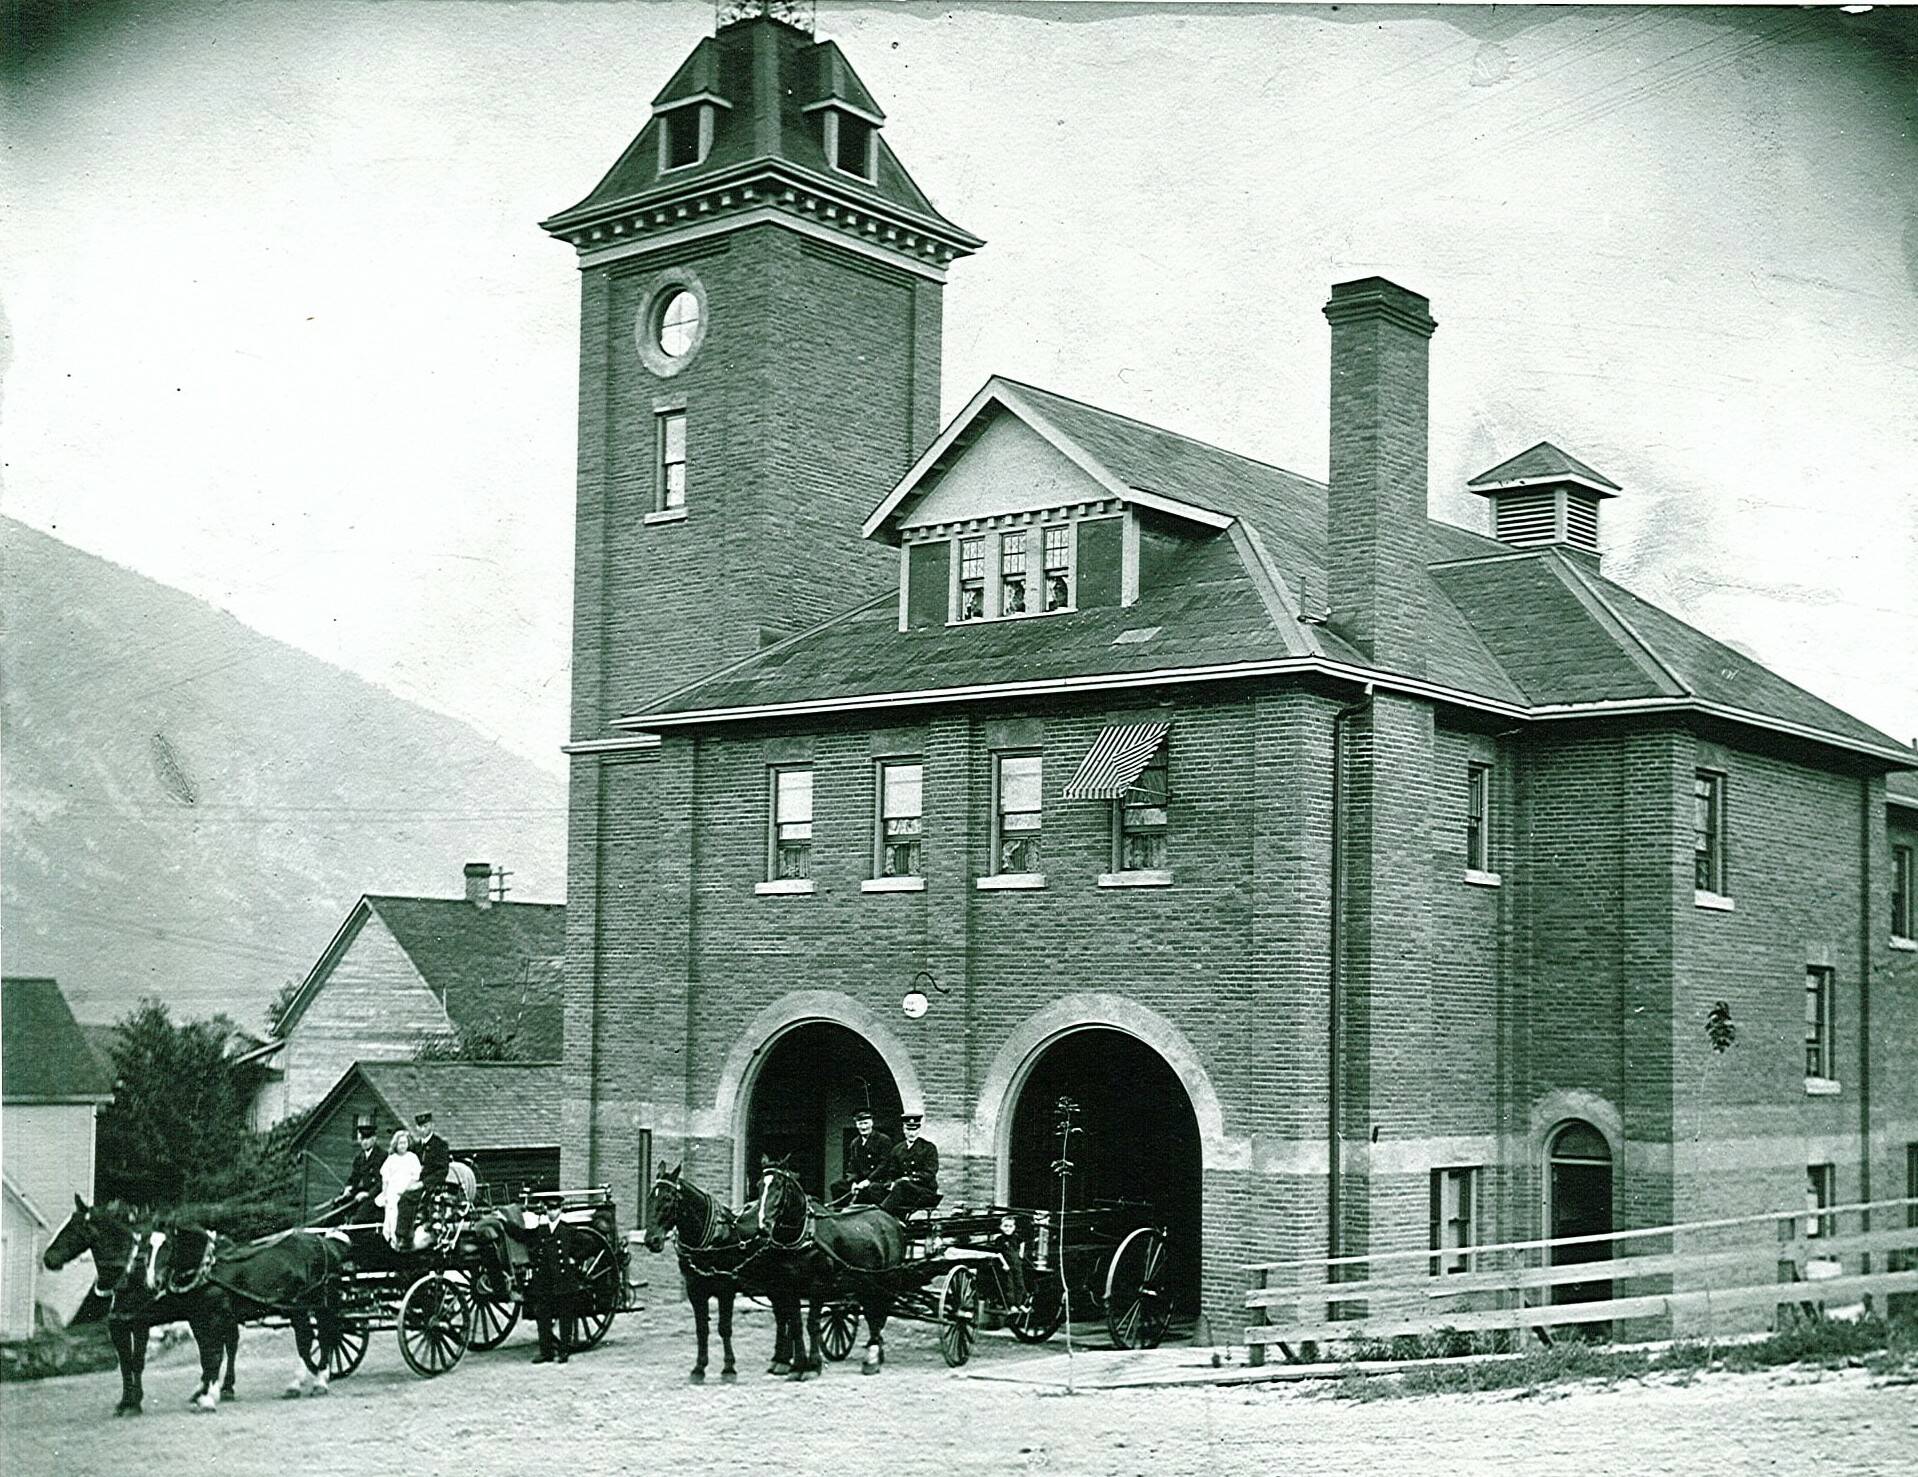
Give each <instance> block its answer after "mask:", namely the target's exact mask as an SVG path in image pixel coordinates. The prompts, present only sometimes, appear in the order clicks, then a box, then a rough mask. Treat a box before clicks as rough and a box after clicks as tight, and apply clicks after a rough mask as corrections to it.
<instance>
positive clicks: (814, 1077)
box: [744, 1021, 901, 1197]
mask: <svg viewBox="0 0 1918 1477" xmlns="http://www.w3.org/2000/svg"><path fill="white" fill-rule="evenodd" d="M868 1103H870V1104H871V1106H872V1110H873V1115H874V1117H876V1118H877V1119H878V1126H879V1128H880V1129H881V1130H882V1131H883V1132H885V1133H887V1134H889V1135H890V1136H891V1137H893V1138H894V1139H897V1138H898V1137H899V1109H900V1106H901V1104H900V1101H899V1088H898V1086H897V1085H896V1084H895V1083H894V1082H893V1079H892V1073H891V1072H890V1071H888V1070H887V1068H886V1063H885V1061H884V1059H883V1058H882V1057H881V1056H880V1055H879V1053H878V1052H877V1051H875V1050H874V1049H873V1047H872V1045H871V1043H870V1042H868V1041H867V1040H866V1039H865V1038H864V1037H862V1036H860V1035H859V1034H858V1033H857V1032H855V1031H850V1030H848V1029H847V1028H846V1027H844V1026H841V1025H836V1024H834V1023H833V1022H831V1021H809V1022H807V1023H806V1024H804V1025H800V1026H795V1027H794V1028H793V1029H791V1030H789V1031H787V1032H785V1033H784V1034H783V1035H781V1036H779V1037H778V1038H777V1039H776V1040H775V1041H774V1042H773V1043H772V1045H771V1046H769V1047H768V1048H767V1049H766V1052H765V1055H764V1056H763V1057H762V1058H761V1060H760V1062H759V1065H758V1070H757V1071H756V1072H755V1073H754V1074H753V1076H752V1082H751V1085H750V1087H749V1088H748V1089H747V1106H746V1113H745V1144H744V1148H745V1155H744V1163H745V1169H746V1177H747V1185H748V1192H749V1193H750V1186H751V1180H752V1176H753V1173H754V1171H755V1169H756V1167H757V1166H758V1164H759V1161H760V1160H761V1158H763V1157H770V1158H774V1159H777V1158H780V1157H782V1156H786V1155H790V1156H791V1158H792V1167H793V1170H794V1171H795V1172H796V1173H797V1174H798V1175H799V1178H800V1180H801V1181H802V1182H803V1183H804V1184H805V1186H806V1189H807V1191H808V1192H809V1193H811V1194H813V1195H817V1196H822V1197H823V1196H824V1195H825V1193H826V1187H827V1186H828V1185H830V1184H831V1183H832V1182H833V1181H834V1180H836V1179H837V1178H839V1173H840V1165H841V1163H842V1162H843V1160H844V1156H845V1149H846V1145H847V1143H848V1142H850V1140H851V1138H852V1135H853V1129H852V1115H853V1113H854V1112H855V1111H857V1110H858V1109H859V1108H861V1107H864V1106H866V1105H867V1104H868Z"/></svg>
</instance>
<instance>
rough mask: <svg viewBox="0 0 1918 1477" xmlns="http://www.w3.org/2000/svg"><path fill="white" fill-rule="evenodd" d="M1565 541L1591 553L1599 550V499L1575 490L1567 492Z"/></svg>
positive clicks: (1575, 547)
mask: <svg viewBox="0 0 1918 1477" xmlns="http://www.w3.org/2000/svg"><path fill="white" fill-rule="evenodd" d="M1565 542H1567V543H1568V544H1570V545H1571V546H1572V547H1573V548H1574V549H1583V550H1585V551H1586V552H1587V553H1589V554H1596V553H1597V552H1598V501H1597V499H1595V498H1590V497H1584V496H1582V495H1581V494H1579V493H1578V492H1577V491H1575V490H1571V489H1568V490H1567V491H1566V493H1565Z"/></svg>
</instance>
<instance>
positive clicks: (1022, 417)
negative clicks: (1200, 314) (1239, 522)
mask: <svg viewBox="0 0 1918 1477" xmlns="http://www.w3.org/2000/svg"><path fill="white" fill-rule="evenodd" d="M1115 427H1122V428H1130V431H1131V432H1133V433H1136V435H1137V436H1138V437H1139V438H1141V439H1143V438H1159V439H1160V440H1162V441H1165V442H1167V443H1177V444H1179V445H1182V446H1188V447H1189V446H1191V445H1192V444H1193V443H1189V442H1185V441H1184V438H1179V437H1173V436H1172V435H1171V433H1169V432H1163V431H1158V430H1156V429H1155V428H1153V427H1148V426H1143V425H1140V424H1139V423H1137V422H1126V421H1123V419H1122V418H1120V417H1115V416H1110V415H1108V414H1107V413H1106V412H1103V411H1096V410H1094V409H1093V408H1092V407H1090V406H1085V405H1080V404H1079V403H1078V402H1076V401H1071V400H1067V399H1065V398H1064V397H1061V396H1056V395H1052V394H1049V393H1048V392H1046V391H1043V390H1037V389H1034V388H1032V387H1031V386H1028V385H1021V384H1018V383H1016V382H1014V381H1011V380H1006V379H1000V378H997V377H995V378H994V379H992V380H989V381H988V382H987V383H986V385H985V387H984V388H983V389H982V390H980V391H979V393H978V394H977V395H975V396H974V397H973V398H972V401H971V402H970V403H969V404H968V405H967V406H966V408H965V409H964V410H962V411H961V412H960V413H959V415H958V416H957V417H955V418H954V420H953V421H952V423H951V424H950V425H949V426H948V427H947V428H946V430H945V432H944V433H943V434H942V435H941V436H940V437H939V439H938V440H937V441H935V442H934V443H933V445H932V446H931V447H930V448H929V449H928V450H927V452H926V454H925V455H924V456H922V457H921V458H920V459H919V461H918V463H917V464H916V465H915V466H914V467H913V469H912V470H911V471H910V472H909V473H908V474H907V475H906V477H905V479H904V480H903V481H902V482H901V483H900V484H899V485H898V486H897V487H895V488H894V489H893V491H892V492H891V493H890V494H889V495H888V496H887V498H886V499H885V501H884V502H882V503H881V504H880V505H879V507H878V508H877V509H875V510H874V512H873V514H872V516H871V517H870V518H868V519H867V520H866V524H865V528H864V530H863V531H864V533H865V535H866V537H867V538H870V539H875V540H878V541H881V542H885V543H891V544H896V545H897V546H898V547H899V551H900V555H899V624H900V629H901V630H916V629H924V628H927V627H934V626H947V625H968V624H972V623H974V622H981V623H983V622H995V621H1010V620H1031V619H1041V618H1045V617H1048V616H1061V615H1070V614H1072V613H1074V612H1075V611H1080V610H1092V609H1098V608H1100V607H1107V606H1121V605H1131V604H1134V603H1135V602H1137V601H1138V599H1139V598H1140V596H1141V594H1142V593H1143V592H1145V591H1147V590H1149V589H1150V588H1151V585H1152V581H1153V575H1154V571H1155V569H1156V568H1157V567H1158V566H1159V565H1160V564H1161V562H1162V561H1163V560H1164V559H1165V558H1168V557H1170V556H1171V555H1172V554H1173V553H1176V552H1177V551H1178V550H1179V549H1180V548H1182V547H1184V546H1185V545H1186V544H1188V543H1189V542H1190V541H1191V540H1193V539H1203V538H1211V537H1214V536H1217V535H1218V534H1219V533H1220V532H1221V531H1223V530H1225V529H1227V528H1229V527H1231V526H1232V524H1233V521H1234V520H1233V517H1232V515H1231V514H1229V513H1225V512H1221V511H1219V510H1218V509H1216V508H1211V507H1206V506H1202V505H1200V504H1197V503H1194V502H1190V501H1188V500H1185V499H1183V498H1179V497H1174V496H1168V495H1166V494H1164V493H1162V492H1160V491H1157V490H1155V489H1154V488H1153V487H1152V486H1151V485H1150V481H1151V480H1154V479H1152V478H1150V477H1149V476H1141V475H1139V474H1140V472H1141V471H1146V472H1148V473H1149V471H1150V468H1149V467H1143V466H1141V465H1140V464H1139V458H1138V456H1137V455H1136V452H1137V448H1129V447H1128V446H1127V444H1126V436H1125V433H1124V432H1123V431H1122V432H1121V434H1120V435H1119V436H1117V437H1115V436H1114V435H1113V430H1114V428H1115ZM1088 433H1090V434H1088ZM1128 450H1131V451H1133V452H1134V453H1135V454H1134V455H1127V452H1128Z"/></svg>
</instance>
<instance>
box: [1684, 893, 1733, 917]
mask: <svg viewBox="0 0 1918 1477" xmlns="http://www.w3.org/2000/svg"><path fill="white" fill-rule="evenodd" d="M1692 902H1693V904H1694V905H1695V906H1697V907H1700V908H1705V909H1708V910H1709V911H1711V912H1714V913H1729V912H1731V911H1733V910H1734V909H1735V908H1737V906H1738V904H1736V903H1734V902H1733V901H1732V900H1731V899H1730V898H1728V897H1726V896H1725V895H1724V894H1723V893H1717V892H1705V891H1704V890H1702V889H1700V890H1697V891H1694V892H1693V893H1692Z"/></svg>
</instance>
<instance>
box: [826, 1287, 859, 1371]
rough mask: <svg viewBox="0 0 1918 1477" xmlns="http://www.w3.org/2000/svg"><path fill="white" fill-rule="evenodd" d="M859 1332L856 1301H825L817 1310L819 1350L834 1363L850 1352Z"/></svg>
mask: <svg viewBox="0 0 1918 1477" xmlns="http://www.w3.org/2000/svg"><path fill="white" fill-rule="evenodd" d="M858 1334H859V1305H858V1304H857V1303H847V1302H839V1303H827V1304H825V1305H824V1306H823V1307H821V1308H820V1310H819V1352H820V1353H822V1354H824V1355H825V1356H826V1357H827V1358H828V1359H830V1360H832V1361H833V1362H834V1363H835V1364H836V1363H838V1362H839V1361H840V1360H841V1359H844V1358H845V1357H846V1356H847V1355H848V1354H850V1353H851V1352H852V1346H853V1340H854V1339H855V1338H857V1337H858Z"/></svg>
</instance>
